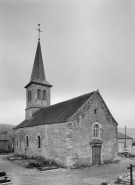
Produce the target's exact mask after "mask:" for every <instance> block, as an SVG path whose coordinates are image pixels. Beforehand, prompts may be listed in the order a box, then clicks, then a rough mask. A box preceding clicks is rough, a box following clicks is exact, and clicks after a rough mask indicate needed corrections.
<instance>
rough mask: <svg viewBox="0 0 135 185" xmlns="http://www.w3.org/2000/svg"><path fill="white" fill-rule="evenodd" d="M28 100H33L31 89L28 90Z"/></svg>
mask: <svg viewBox="0 0 135 185" xmlns="http://www.w3.org/2000/svg"><path fill="white" fill-rule="evenodd" d="M28 101H31V90H30V91H28Z"/></svg>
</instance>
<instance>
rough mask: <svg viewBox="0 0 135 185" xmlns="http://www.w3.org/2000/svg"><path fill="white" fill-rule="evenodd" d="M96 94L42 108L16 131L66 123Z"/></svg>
mask: <svg viewBox="0 0 135 185" xmlns="http://www.w3.org/2000/svg"><path fill="white" fill-rule="evenodd" d="M94 92H95V91H94ZM94 92H91V93H88V94H85V95H82V96H79V97H76V98H73V99H70V100H67V101H64V102H61V103H58V104H55V105H51V106H49V107H45V108H41V109H40V110H39V111H37V112H36V113H35V114H34V115H33V118H32V119H30V120H24V121H23V122H22V123H20V124H19V125H18V126H16V127H15V128H14V129H18V128H23V127H31V126H38V125H44V124H51V123H61V122H66V121H68V119H69V118H70V117H71V116H72V115H73V114H74V113H75V112H76V111H77V110H78V109H79V108H80V107H81V106H82V105H83V104H84V103H85V102H86V101H87V100H88V99H89V98H90V97H91V96H92V95H93V94H94Z"/></svg>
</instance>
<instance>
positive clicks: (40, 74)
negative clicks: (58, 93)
mask: <svg viewBox="0 0 135 185" xmlns="http://www.w3.org/2000/svg"><path fill="white" fill-rule="evenodd" d="M32 83H36V84H41V85H47V86H49V87H52V85H51V84H50V83H48V82H47V81H46V78H45V70H44V64H43V59H42V52H41V46H40V41H38V45H37V50H36V54H35V60H34V64H33V69H32V73H31V79H30V82H29V83H28V84H27V85H26V86H25V88H27V87H28V86H29V85H31V84H32Z"/></svg>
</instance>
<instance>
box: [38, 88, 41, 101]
mask: <svg viewBox="0 0 135 185" xmlns="http://www.w3.org/2000/svg"><path fill="white" fill-rule="evenodd" d="M37 99H38V100H41V90H40V89H38V90H37Z"/></svg>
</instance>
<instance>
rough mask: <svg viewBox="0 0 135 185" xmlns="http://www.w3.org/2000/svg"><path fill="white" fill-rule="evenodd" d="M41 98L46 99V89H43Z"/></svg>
mask: <svg viewBox="0 0 135 185" xmlns="http://www.w3.org/2000/svg"><path fill="white" fill-rule="evenodd" d="M43 100H46V91H45V90H43Z"/></svg>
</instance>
